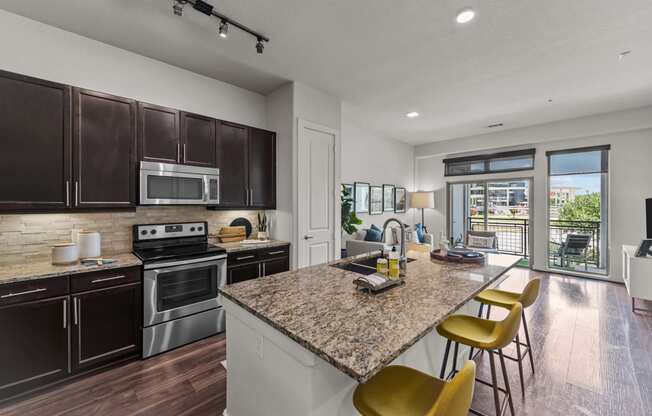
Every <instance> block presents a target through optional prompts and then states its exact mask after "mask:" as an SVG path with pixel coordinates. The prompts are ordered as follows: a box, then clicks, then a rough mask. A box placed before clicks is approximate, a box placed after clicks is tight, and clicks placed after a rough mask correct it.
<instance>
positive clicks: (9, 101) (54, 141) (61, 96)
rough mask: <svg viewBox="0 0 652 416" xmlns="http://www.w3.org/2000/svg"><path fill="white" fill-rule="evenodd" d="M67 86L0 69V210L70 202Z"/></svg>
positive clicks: (55, 206)
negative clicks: (0, 146)
mask: <svg viewBox="0 0 652 416" xmlns="http://www.w3.org/2000/svg"><path fill="white" fill-rule="evenodd" d="M70 94H71V93H70V87H69V86H66V85H61V84H57V83H54V82H49V81H43V80H40V79H36V78H31V77H26V76H23V75H18V74H13V73H9V72H4V71H0V137H1V138H2V151H0V177H1V178H3V179H2V180H1V181H0V209H4V210H30V209H35V210H56V209H64V208H66V207H68V206H70V203H71V200H70V196H71V188H70V185H71V184H70V153H71V140H70V118H71V117H70V111H71V100H70Z"/></svg>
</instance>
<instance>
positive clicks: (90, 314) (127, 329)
mask: <svg viewBox="0 0 652 416" xmlns="http://www.w3.org/2000/svg"><path fill="white" fill-rule="evenodd" d="M141 296H142V294H141V285H140V283H136V284H130V285H123V286H116V287H113V288H109V289H102V290H96V291H93V292H86V293H82V294H79V295H75V296H73V297H72V306H73V308H72V319H73V324H72V328H73V335H72V347H71V354H72V359H71V360H72V368H73V371H83V370H88V369H90V368H94V367H98V366H101V365H104V364H108V363H110V362H112V361H116V360H119V359H121V358H125V357H127V356H132V355H135V354H138V353H139V351H140V321H141V300H140V299H141Z"/></svg>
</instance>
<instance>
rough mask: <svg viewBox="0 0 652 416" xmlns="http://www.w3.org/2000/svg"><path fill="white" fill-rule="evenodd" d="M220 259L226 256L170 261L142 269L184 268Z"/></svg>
mask: <svg viewBox="0 0 652 416" xmlns="http://www.w3.org/2000/svg"><path fill="white" fill-rule="evenodd" d="M222 259H226V254H221V255H219V256H212V257H201V258H198V259H190V260H179V261H170V262H167V263H152V264H145V267H144V269H145V270H151V269H160V268H162V267H174V266H186V265H192V264H197V263H206V262H209V261H215V260H222Z"/></svg>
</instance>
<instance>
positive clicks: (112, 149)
mask: <svg viewBox="0 0 652 416" xmlns="http://www.w3.org/2000/svg"><path fill="white" fill-rule="evenodd" d="M73 108H74V112H75V118H74V127H73V172H74V194H73V195H74V198H73V201H74V206H76V207H84V208H112V207H131V206H135V204H136V195H135V194H136V189H135V184H136V101H135V100H129V99H127V98H121V97H115V96H112V95H108V94H102V93H98V92H93V91H86V90H82V89H79V88H75V89H74V90H73Z"/></svg>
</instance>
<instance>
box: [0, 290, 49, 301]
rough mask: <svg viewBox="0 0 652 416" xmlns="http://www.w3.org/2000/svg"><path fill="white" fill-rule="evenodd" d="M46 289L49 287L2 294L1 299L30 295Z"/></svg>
mask: <svg viewBox="0 0 652 416" xmlns="http://www.w3.org/2000/svg"><path fill="white" fill-rule="evenodd" d="M46 290H47V289H45V288H40V289H34V290H26V291H25V292H18V293H7V294H6V295H2V296H0V299H7V298H14V297H16V296H22V295H29V294H31V293H39V292H45V291H46Z"/></svg>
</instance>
